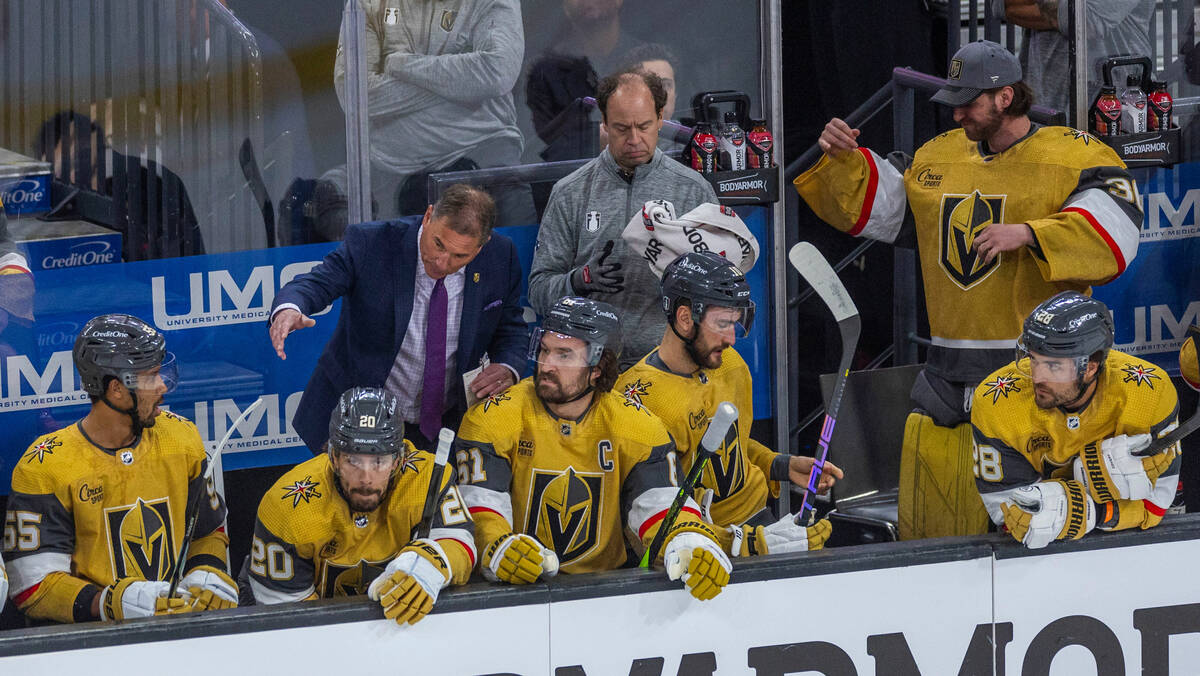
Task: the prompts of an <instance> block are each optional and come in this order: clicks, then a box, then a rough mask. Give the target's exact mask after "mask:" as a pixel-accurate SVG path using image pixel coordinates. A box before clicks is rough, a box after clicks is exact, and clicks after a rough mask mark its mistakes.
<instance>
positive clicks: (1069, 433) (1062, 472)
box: [971, 350, 1180, 530]
mask: <svg viewBox="0 0 1200 676" xmlns="http://www.w3.org/2000/svg"><path fill="white" fill-rule="evenodd" d="M1178 412H1179V400H1178V398H1177V395H1176V393H1175V387H1174V385H1172V384H1171V379H1170V377H1169V376H1168V375H1167V373H1166V372H1165V371H1163V369H1161V368H1159V367H1157V366H1155V365H1154V364H1151V363H1150V362H1148V361H1145V360H1144V359H1139V358H1137V357H1133V356H1130V355H1127V354H1125V353H1123V352H1119V351H1117V350H1110V351H1109V353H1108V360H1107V361H1106V362H1105V365H1104V370H1103V371H1102V372H1101V373H1100V375H1099V376H1098V381H1097V385H1096V393H1095V395H1094V396H1093V397H1092V400H1091V401H1090V402H1089V403H1088V404H1087V406H1086V407H1085V408H1084V409H1083V410H1082V411H1079V412H1077V413H1067V412H1065V411H1063V410H1062V409H1059V408H1057V407H1056V408H1051V409H1041V408H1038V406H1037V404H1036V403H1034V393H1033V383H1032V382H1031V381H1030V380H1029V378H1028V377H1026V376H1024V375H1022V374H1021V373H1019V372H1018V371H1017V370H1016V365H1015V364H1009V365H1008V366H1005V367H1004V368H1001V369H999V370H998V371H996V372H994V373H992V374H991V375H990V376H988V377H987V378H985V379H984V381H983V382H982V383H980V385H979V387H977V388H976V389H975V396H974V399H973V401H972V404H971V425H972V427H973V433H974V441H975V479H976V485H977V486H978V487H979V492H980V495H981V496H982V498H983V502H984V505H985V506H986V507H987V509H988V513H989V514H990V515H991V517H992V520H993V521H994V522H995V523H996V524H1001V523H1003V514H1002V513H1001V511H1000V505H1001V504H1002V503H1004V502H1006V501H1011V493H1012V491H1014V490H1016V489H1017V488H1020V487H1022V486H1028V485H1029V484H1032V483H1035V482H1038V481H1041V480H1042V479H1049V478H1065V479H1069V478H1071V476H1072V464H1073V461H1074V460H1075V458H1076V456H1078V455H1079V453H1080V452H1081V451H1082V450H1083V447H1084V446H1085V445H1087V444H1091V443H1099V442H1101V441H1102V440H1104V439H1108V438H1111V437H1115V436H1119V435H1122V434H1126V435H1131V436H1132V435H1135V434H1146V433H1149V434H1150V435H1151V436H1152V437H1153V438H1156V439H1157V438H1159V437H1161V436H1163V435H1165V434H1167V433H1168V432H1170V431H1171V430H1173V429H1175V427H1176V416H1177V415H1178ZM1163 452H1164V453H1175V454H1176V455H1175V459H1174V462H1172V463H1171V465H1170V466H1169V467H1168V468H1167V469H1166V470H1165V471H1164V472H1163V473H1162V475H1160V476H1159V477H1158V479H1157V481H1155V483H1154V492H1153V494H1152V495H1151V497H1150V498H1149V499H1147V500H1142V501H1132V500H1116V501H1114V502H1115V503H1116V504H1115V505H1113V507H1112V508H1109V509H1107V510H1106V509H1104V508H1103V507H1102V506H1101V510H1100V515H1099V517H1098V519H1097V521H1098V526H1099V527H1101V528H1105V529H1107V530H1119V529H1124V528H1129V527H1132V526H1141V527H1142V528H1149V527H1150V526H1153V525H1155V524H1157V523H1158V522H1159V520H1160V519H1161V518H1162V516H1163V514H1164V513H1165V512H1166V509H1167V507H1170V506H1171V502H1172V500H1174V499H1175V489H1176V485H1177V483H1178V481H1179V465H1180V456H1179V455H1178V453H1179V445H1178V444H1175V445H1174V446H1173V447H1171V448H1170V449H1167V450H1166V451H1163ZM1118 521H1119V523H1118Z"/></svg>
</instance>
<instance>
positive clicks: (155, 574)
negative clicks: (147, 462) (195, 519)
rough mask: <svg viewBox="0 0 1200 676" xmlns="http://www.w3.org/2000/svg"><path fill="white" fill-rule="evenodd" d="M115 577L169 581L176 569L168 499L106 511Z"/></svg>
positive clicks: (138, 503) (142, 501)
mask: <svg viewBox="0 0 1200 676" xmlns="http://www.w3.org/2000/svg"><path fill="white" fill-rule="evenodd" d="M104 516H105V518H106V519H107V522H108V551H109V554H110V555H111V557H112V559H111V563H112V569H113V576H114V577H116V578H122V577H140V578H143V579H146V580H166V579H169V578H170V577H171V570H172V567H173V566H174V565H175V539H174V538H173V537H172V536H171V508H170V504H169V501H168V500H167V498H161V499H159V500H152V501H150V502H146V501H145V500H142V499H141V498H138V501H137V503H135V504H132V505H124V506H121V507H111V508H109V509H106V510H104Z"/></svg>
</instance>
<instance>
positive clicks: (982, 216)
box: [940, 190, 1004, 290]
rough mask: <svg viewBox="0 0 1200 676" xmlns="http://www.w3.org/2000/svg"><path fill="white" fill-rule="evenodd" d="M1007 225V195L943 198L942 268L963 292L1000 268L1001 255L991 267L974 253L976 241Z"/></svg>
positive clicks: (992, 261) (990, 264) (950, 196)
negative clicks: (982, 234)
mask: <svg viewBox="0 0 1200 676" xmlns="http://www.w3.org/2000/svg"><path fill="white" fill-rule="evenodd" d="M1003 222H1004V195H981V194H979V191H978V190H976V191H975V193H974V194H971V195H943V196H942V225H941V240H942V242H941V261H940V262H941V264H942V269H943V270H945V271H946V275H947V276H949V277H950V279H953V280H954V282H955V283H956V284H958V285H959V286H960V287H962V288H963V289H964V290H965V289H969V288H971V287H972V286H974V285H975V284H976V283H978V282H979V281H980V280H982V279H983V278H984V277H987V276H988V275H989V274H991V273H992V271H993V270H995V269H996V268H997V267H999V265H1000V257H1001V256H1003V255H1004V254H998V255H997V256H996V257H995V258H993V259H992V260H991V262H990V263H986V264H985V263H984V262H983V256H982V255H980V254H979V252H978V251H976V250H975V249H974V246H975V238H976V237H977V236H978V235H979V233H980V232H982V231H983V229H984V228H986V227H987V226H989V225H991V224H993V223H1003Z"/></svg>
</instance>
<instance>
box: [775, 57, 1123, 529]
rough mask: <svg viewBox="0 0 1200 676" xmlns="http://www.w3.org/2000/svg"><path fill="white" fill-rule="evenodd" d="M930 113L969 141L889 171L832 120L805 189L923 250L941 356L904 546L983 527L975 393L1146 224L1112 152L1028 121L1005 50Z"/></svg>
mask: <svg viewBox="0 0 1200 676" xmlns="http://www.w3.org/2000/svg"><path fill="white" fill-rule="evenodd" d="M933 100H934V101H935V102H938V103H942V104H944V105H948V106H952V107H953V108H954V119H955V121H956V122H958V123H959V124H960V125H961V126H962V129H956V130H953V131H949V132H946V133H944V134H942V135H940V136H937V137H935V138H934V139H932V140H930V141H929V142H928V143H926V144H925V145H923V146H921V147H920V148H919V149H918V150H917V153H916V155H915V156H914V157H913V158H911V159H909V158H906V157H903V156H901V155H899V154H897V153H893V154H892V156H891V157H890V158H889V159H888V160H884V159H883V158H881V157H879V156H878V155H876V154H875V153H873V152H871V151H870V150H868V149H866V148H860V147H859V146H858V143H857V141H856V138H857V137H858V133H859V132H858V130H857V129H851V128H850V127H849V126H848V125H847V124H846V123H845V122H843V121H842V120H839V119H836V118H835V119H833V120H831V121H830V122H829V123H828V124H826V125H825V130H824V131H823V132H822V133H821V137H820V139H819V140H818V143H819V144H820V146H821V149H822V150H824V151H825V155H824V156H823V157H822V158H821V160H820V161H819V162H818V163H817V164H816V166H814V167H813V168H812V169H809V170H808V171H806V172H805V173H804V174H801V175H800V176H799V177H798V178H797V179H796V190H797V191H798V192H799V193H800V195H801V196H802V197H803V198H804V200H805V201H806V202H808V204H809V206H810V207H812V209H813V211H814V212H816V214H817V215H818V216H819V217H820V218H821V219H822V220H824V221H826V222H827V223H830V224H831V225H833V226H834V227H836V228H838V229H839V230H842V231H843V232H847V233H849V234H851V235H855V236H862V237H870V238H872V239H878V240H882V241H885V242H891V243H894V244H896V245H897V246H909V247H911V246H913V245H914V244H915V246H916V247H917V250H918V253H919V255H920V259H921V275H922V279H923V280H924V284H925V306H926V309H927V312H928V314H929V329H930V334H931V339H932V341H933V345H932V346H931V347H930V348H929V351H928V358H927V363H926V364H925V368H924V370H923V371H922V372H921V374H920V375H919V376H918V377H917V381H916V383H915V384H914V385H913V391H912V398H913V403H914V405H915V407H914V410H913V413H912V414H911V415H909V418H908V421H907V423H906V424H905V429H904V443H903V450H902V453H901V462H900V474H901V477H900V513H899V521H900V522H899V526H900V535H901V537H902V538H905V539H912V538H917V537H935V536H940V535H965V534H971V533H980V532H983V531H984V530H985V529H986V526H987V515H986V514H985V513H984V510H983V507H982V505H981V504H980V502H979V499H978V497H977V494H976V490H975V484H974V481H973V477H972V472H971V464H972V460H971V427H970V424H969V422H968V421H969V418H970V411H969V410H968V408H967V405H968V404H969V403H970V401H971V392H972V391H973V390H974V388H975V386H976V385H978V384H979V382H980V380H982V379H983V378H984V376H986V375H987V374H989V373H991V372H992V371H994V370H995V369H997V368H999V367H1000V366H1002V365H1003V364H1005V363H1006V362H1008V361H1009V360H1010V359H1012V344H1013V341H1014V340H1016V338H1017V336H1018V335H1019V334H1020V332H1021V320H1022V319H1024V318H1025V316H1026V315H1027V314H1029V311H1030V310H1031V309H1033V307H1034V306H1035V305H1037V304H1038V303H1040V302H1041V301H1043V300H1045V299H1046V298H1049V297H1050V296H1052V295H1054V294H1055V293H1058V292H1059V291H1065V290H1075V291H1082V292H1085V293H1086V292H1087V291H1088V285H1089V284H1102V283H1105V282H1107V281H1110V280H1111V279H1113V278H1114V277H1116V276H1117V275H1120V274H1121V273H1122V272H1124V271H1125V267H1126V266H1127V265H1128V264H1129V263H1130V262H1131V261H1132V260H1133V257H1134V255H1135V254H1136V253H1137V243H1138V228H1139V226H1140V225H1141V222H1142V211H1141V200H1140V198H1139V197H1138V193H1137V186H1136V185H1135V184H1134V182H1133V179H1132V178H1131V177H1130V175H1129V172H1127V171H1126V170H1125V165H1124V163H1122V162H1121V160H1120V158H1118V157H1117V155H1116V153H1114V152H1113V151H1112V149H1111V148H1109V147H1108V146H1106V145H1104V144H1103V143H1101V142H1099V141H1097V140H1096V139H1095V138H1093V137H1092V136H1089V135H1088V134H1087V133H1086V132H1082V131H1077V130H1075V129H1068V128H1066V127H1043V126H1040V125H1037V124H1034V123H1033V122H1031V121H1030V119H1029V117H1028V111H1029V107H1030V105H1032V103H1033V99H1032V94H1031V93H1030V90H1029V87H1028V86H1026V85H1025V83H1023V82H1021V66H1020V63H1018V61H1017V57H1016V56H1014V55H1013V54H1011V53H1010V52H1008V51H1006V50H1005V49H1004V48H1003V47H1001V46H1000V45H998V44H996V43H994V42H988V41H983V40H981V41H979V42H973V43H971V44H968V45H966V46H964V47H963V48H962V49H960V50H959V51H958V52H957V53H955V55H954V58H953V59H952V60H951V62H950V79H949V80H948V82H947V84H946V86H945V87H943V88H942V89H941V90H940V91H939V92H938V93H937V94H935V95H934V96H933ZM908 212H911V214H912V221H908V220H907V219H906V218H905V216H906V213H908ZM914 225H915V227H914Z"/></svg>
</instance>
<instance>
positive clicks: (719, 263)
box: [662, 251, 755, 338]
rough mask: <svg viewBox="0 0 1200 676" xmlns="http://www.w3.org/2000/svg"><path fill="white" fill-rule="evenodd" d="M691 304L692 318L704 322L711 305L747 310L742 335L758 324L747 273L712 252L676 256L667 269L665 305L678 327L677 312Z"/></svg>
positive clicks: (663, 301) (742, 325) (664, 290)
mask: <svg viewBox="0 0 1200 676" xmlns="http://www.w3.org/2000/svg"><path fill="white" fill-rule="evenodd" d="M684 304H687V305H688V306H689V307H690V308H691V310H692V317H694V318H695V320H696V321H697V322H700V321H702V319H703V317H704V311H705V310H707V309H708V307H709V306H714V307H728V308H736V309H741V310H742V311H743V314H742V319H741V321H740V324H741V330H740V331H739V333H738V337H739V338H741V337H745V335H746V334H747V333H749V332H750V326H751V325H752V324H753V323H754V310H755V307H754V301H752V300H750V284H749V282H747V281H746V275H745V273H743V272H742V271H741V270H740V269H739V268H738V267H737V266H736V265H734V264H733V263H731V262H730V261H729V259H727V258H725V257H724V256H722V255H720V254H717V253H714V252H712V251H691V252H688V253H685V254H683V255H681V256H680V257H679V258H676V259H675V260H674V261H672V262H671V264H670V265H668V266H667V268H666V270H664V271H663V276H662V308H663V312H665V313H666V315H667V321H668V322H669V323H671V324H672V326H674V322H675V311H676V310H677V309H678V308H679V307H680V306H681V305H684Z"/></svg>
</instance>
